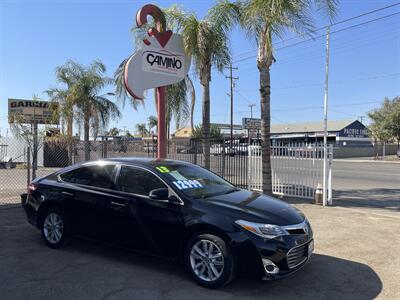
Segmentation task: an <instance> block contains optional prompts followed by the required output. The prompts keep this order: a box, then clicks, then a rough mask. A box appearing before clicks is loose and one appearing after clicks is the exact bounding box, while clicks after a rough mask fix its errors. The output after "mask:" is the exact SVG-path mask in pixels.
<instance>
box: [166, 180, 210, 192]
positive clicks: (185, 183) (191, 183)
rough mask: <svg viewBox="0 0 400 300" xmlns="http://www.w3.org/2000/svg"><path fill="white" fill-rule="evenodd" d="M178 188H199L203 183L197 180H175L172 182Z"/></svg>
mask: <svg viewBox="0 0 400 300" xmlns="http://www.w3.org/2000/svg"><path fill="white" fill-rule="evenodd" d="M172 183H173V184H174V185H175V186H176V187H177V188H178V189H180V190H187V189H193V188H201V187H203V185H202V184H201V183H200V182H198V181H197V180H177V181H173V182H172Z"/></svg>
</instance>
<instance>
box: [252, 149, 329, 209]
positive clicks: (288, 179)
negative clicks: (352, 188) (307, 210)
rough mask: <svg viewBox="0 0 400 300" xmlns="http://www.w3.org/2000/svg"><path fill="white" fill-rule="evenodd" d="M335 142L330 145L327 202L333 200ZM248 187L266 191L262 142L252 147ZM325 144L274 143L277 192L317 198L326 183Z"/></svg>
mask: <svg viewBox="0 0 400 300" xmlns="http://www.w3.org/2000/svg"><path fill="white" fill-rule="evenodd" d="M332 151H333V148H332V145H329V146H328V153H327V155H328V164H327V177H328V178H327V191H326V192H327V202H328V203H331V201H332V167H331V166H332V157H333V156H332V153H333V152H332ZM248 159H249V163H248V176H249V179H248V183H249V184H248V188H249V189H251V190H258V191H261V190H262V161H261V160H262V155H261V145H260V144H259V143H255V144H252V145H251V146H249V157H248ZM323 162H324V146H323V145H322V144H286V145H283V144H279V145H273V146H271V171H272V172H271V173H272V191H273V193H274V194H276V195H282V196H292V197H298V198H306V199H313V198H314V195H315V191H316V189H317V188H318V185H320V187H321V188H322V184H323Z"/></svg>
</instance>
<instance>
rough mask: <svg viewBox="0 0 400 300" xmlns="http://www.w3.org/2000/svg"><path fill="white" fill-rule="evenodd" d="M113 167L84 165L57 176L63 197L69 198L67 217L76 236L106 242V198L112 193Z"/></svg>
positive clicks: (112, 195) (111, 195)
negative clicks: (60, 182) (68, 213)
mask: <svg viewBox="0 0 400 300" xmlns="http://www.w3.org/2000/svg"><path fill="white" fill-rule="evenodd" d="M114 172H115V164H112V163H109V164H99V163H93V164H87V165H83V166H81V167H80V168H77V169H74V170H72V171H70V172H66V173H64V174H61V175H60V179H61V180H62V182H64V191H63V196H64V197H69V198H70V201H69V202H70V203H71V204H70V205H69V207H70V218H71V223H73V225H74V229H75V230H76V232H77V233H78V234H82V235H85V236H89V237H93V238H96V239H107V231H108V227H107V226H106V223H107V219H108V205H109V202H110V200H109V199H110V198H111V199H114V198H117V199H119V198H121V197H119V196H117V195H115V194H114V193H113V190H115V185H114V180H113V178H114V176H115V173H114Z"/></svg>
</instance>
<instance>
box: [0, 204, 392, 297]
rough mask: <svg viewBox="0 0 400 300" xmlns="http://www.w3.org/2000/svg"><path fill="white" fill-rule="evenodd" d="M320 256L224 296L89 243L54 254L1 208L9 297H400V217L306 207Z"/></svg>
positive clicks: (159, 266) (173, 267)
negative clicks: (280, 276) (284, 275)
mask: <svg viewBox="0 0 400 300" xmlns="http://www.w3.org/2000/svg"><path fill="white" fill-rule="evenodd" d="M296 206H297V207H298V208H299V209H301V210H302V211H303V212H304V213H305V214H306V216H307V217H308V218H309V220H310V222H311V224H312V226H313V230H314V238H315V254H313V255H312V257H311V259H310V261H309V263H308V264H307V265H306V266H305V267H304V268H303V269H301V270H300V271H298V272H297V273H295V274H293V276H291V277H289V278H286V279H282V280H278V281H274V282H263V281H255V280H248V279H243V278H238V279H236V280H234V281H233V282H232V283H231V284H230V285H228V286H226V287H223V288H221V289H218V290H209V289H206V288H202V287H200V286H198V285H196V284H195V283H193V282H192V281H191V279H190V278H189V276H188V275H187V274H186V271H185V270H184V268H183V267H182V266H181V265H179V264H176V263H173V262H169V261H164V260H160V259H157V258H153V257H147V256H143V255H139V254H135V253H133V252H130V251H128V250H123V249H117V248H113V247H111V246H108V245H103V244H98V243H95V242H89V241H84V240H81V239H73V240H71V241H70V242H69V243H68V244H67V245H66V247H65V248H63V249H59V250H53V249H50V248H48V247H47V246H46V245H45V244H44V242H43V241H42V240H41V236H40V233H39V231H38V230H37V229H35V228H34V227H32V226H31V225H30V224H28V223H27V221H26V219H25V216H24V213H23V210H22V208H20V207H19V206H18V207H16V208H10V209H0V228H1V229H0V241H1V244H0V245H1V246H0V266H1V267H0V291H1V292H0V293H1V294H0V295H1V296H0V297H1V299H4V300H8V299H40V300H46V299H59V300H61V299H74V300H79V299H144V300H145V299H163V300H165V299H174V300H176V299H185V300H186V299H202V300H204V299H253V300H254V299H341V300H344V299H352V300H353V299H374V298H379V299H400V281H399V280H398V274H399V273H398V270H399V269H400V258H399V255H398V251H397V250H398V245H399V244H400V230H399V229H400V228H399V224H400V218H396V217H388V216H382V215H380V214H376V213H371V212H368V211H366V212H364V211H362V212H361V211H358V210H356V209H346V208H340V207H329V208H324V207H321V206H317V205H312V204H304V203H298V204H296Z"/></svg>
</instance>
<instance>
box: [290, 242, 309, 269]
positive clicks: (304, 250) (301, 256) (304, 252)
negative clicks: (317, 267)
mask: <svg viewBox="0 0 400 300" xmlns="http://www.w3.org/2000/svg"><path fill="white" fill-rule="evenodd" d="M307 257H308V243H307V244H304V245H301V246H297V247H294V248H292V249H290V250H289V251H288V253H287V264H288V267H289V269H293V268H295V267H297V266H298V265H300V264H301V263H303V262H304V261H305V260H306V259H307Z"/></svg>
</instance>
